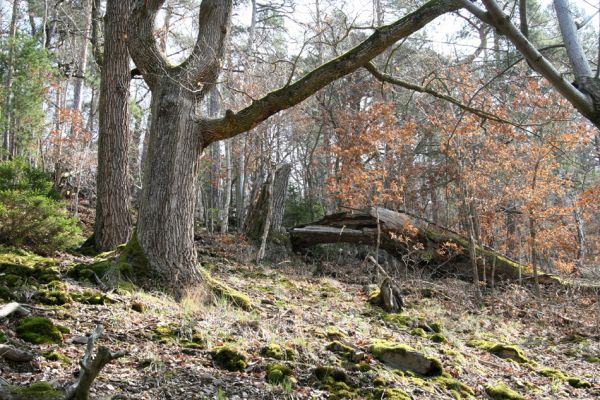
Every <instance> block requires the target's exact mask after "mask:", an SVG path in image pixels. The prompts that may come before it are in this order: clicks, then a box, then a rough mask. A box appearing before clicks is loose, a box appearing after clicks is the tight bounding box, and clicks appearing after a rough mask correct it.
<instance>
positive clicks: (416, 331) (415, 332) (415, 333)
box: [410, 328, 427, 338]
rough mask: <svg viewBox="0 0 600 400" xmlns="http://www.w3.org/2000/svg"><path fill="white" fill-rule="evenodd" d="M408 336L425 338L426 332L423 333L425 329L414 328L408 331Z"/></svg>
mask: <svg viewBox="0 0 600 400" xmlns="http://www.w3.org/2000/svg"><path fill="white" fill-rule="evenodd" d="M410 334H411V335H413V336H418V337H422V338H424V337H427V332H425V329H423V328H414V329H413V330H411V331H410Z"/></svg>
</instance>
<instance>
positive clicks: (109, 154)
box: [94, 0, 132, 251]
mask: <svg viewBox="0 0 600 400" xmlns="http://www.w3.org/2000/svg"><path fill="white" fill-rule="evenodd" d="M128 3H129V2H128V1H122V0H108V2H107V6H106V18H105V24H104V38H105V39H104V57H103V65H102V74H101V84H100V105H99V113H100V134H99V142H98V175H97V187H98V195H97V204H96V224H95V226H94V234H95V241H96V248H97V249H98V250H101V251H105V250H110V249H114V248H115V247H117V246H118V245H120V244H122V243H126V242H127V241H128V240H129V237H130V236H131V226H132V221H131V215H130V213H129V180H128V178H127V175H128V173H127V172H128V170H127V159H128V140H129V112H128V102H129V82H130V79H131V78H130V72H129V54H128V52H127V15H128V13H129V4H128Z"/></svg>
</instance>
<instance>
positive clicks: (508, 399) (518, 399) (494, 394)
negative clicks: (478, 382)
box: [485, 383, 526, 400]
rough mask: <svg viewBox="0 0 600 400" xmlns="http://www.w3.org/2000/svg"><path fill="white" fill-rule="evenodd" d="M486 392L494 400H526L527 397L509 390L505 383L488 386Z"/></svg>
mask: <svg viewBox="0 0 600 400" xmlns="http://www.w3.org/2000/svg"><path fill="white" fill-rule="evenodd" d="M485 392H486V393H487V394H488V396H490V397H491V398H492V399H494V400H526V399H525V397H523V396H521V395H520V394H519V393H517V392H515V391H514V390H512V389H511V388H509V387H508V386H506V385H505V384H504V383H498V384H496V385H486V386H485Z"/></svg>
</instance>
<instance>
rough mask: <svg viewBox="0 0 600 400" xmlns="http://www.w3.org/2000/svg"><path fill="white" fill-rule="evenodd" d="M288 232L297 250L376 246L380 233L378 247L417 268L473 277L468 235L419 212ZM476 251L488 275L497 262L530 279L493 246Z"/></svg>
mask: <svg viewBox="0 0 600 400" xmlns="http://www.w3.org/2000/svg"><path fill="white" fill-rule="evenodd" d="M378 225H379V229H378ZM289 234H290V241H291V244H292V248H293V249H294V251H296V252H302V251H303V250H305V249H306V248H308V247H310V246H314V245H318V244H326V243H354V244H362V245H370V246H375V245H377V242H378V236H379V248H381V249H383V250H386V251H387V252H388V253H390V254H392V255H393V256H395V257H397V258H399V259H401V260H407V259H409V260H410V262H411V263H412V264H413V265H415V266H422V267H430V268H431V269H433V270H434V271H435V272H436V273H455V274H458V275H460V276H462V275H464V276H465V277H468V276H470V275H471V272H470V264H469V251H468V246H469V241H468V239H466V238H465V237H463V236H461V235H459V234H458V233H456V232H453V231H451V230H448V229H445V228H443V227H440V226H438V225H435V224H432V223H429V222H428V221H426V220H424V219H421V218H418V217H416V216H413V215H409V214H407V213H402V212H396V211H392V210H388V209H385V208H381V207H373V208H370V209H367V210H351V211H348V212H340V213H336V214H332V215H328V216H325V217H324V218H323V219H321V220H319V221H316V222H312V223H310V224H305V225H299V226H296V227H294V228H291V229H290V230H289ZM477 254H478V263H479V272H480V274H482V272H483V268H484V263H483V262H482V261H483V259H484V258H485V261H486V262H485V268H486V269H487V270H486V273H487V276H491V273H492V271H491V267H492V265H495V275H496V277H497V278H499V279H503V280H518V279H528V278H530V277H531V272H530V269H529V267H528V266H526V265H522V264H519V263H518V262H516V261H513V260H511V259H509V258H508V257H506V256H503V255H501V254H498V253H497V252H496V251H494V250H493V249H491V248H487V247H485V248H481V247H478V248H477ZM407 256H408V258H407Z"/></svg>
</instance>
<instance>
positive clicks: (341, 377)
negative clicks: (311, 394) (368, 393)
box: [313, 366, 357, 399]
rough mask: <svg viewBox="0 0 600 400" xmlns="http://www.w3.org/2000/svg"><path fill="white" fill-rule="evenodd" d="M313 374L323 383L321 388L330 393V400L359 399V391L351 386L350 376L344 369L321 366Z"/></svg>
mask: <svg viewBox="0 0 600 400" xmlns="http://www.w3.org/2000/svg"><path fill="white" fill-rule="evenodd" d="M313 373H314V375H315V377H316V378H317V379H318V380H319V381H320V382H321V385H320V386H319V388H320V389H321V390H326V391H328V392H329V397H328V398H329V399H353V398H356V397H357V390H356V388H353V387H352V386H350V381H349V379H348V376H347V375H346V372H345V371H344V370H343V369H340V368H336V367H329V366H320V367H317V368H315V369H314V371H313Z"/></svg>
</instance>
